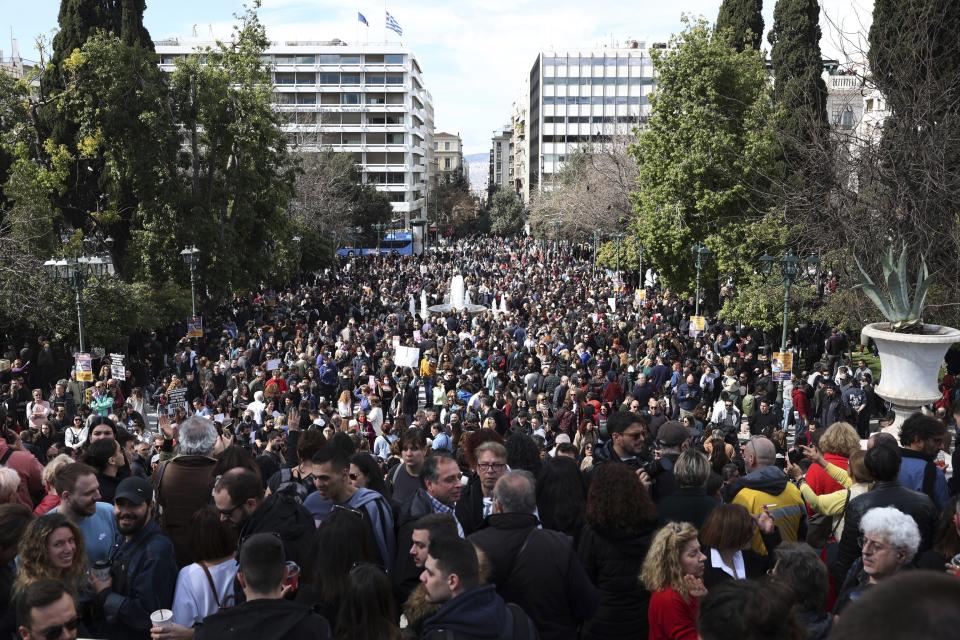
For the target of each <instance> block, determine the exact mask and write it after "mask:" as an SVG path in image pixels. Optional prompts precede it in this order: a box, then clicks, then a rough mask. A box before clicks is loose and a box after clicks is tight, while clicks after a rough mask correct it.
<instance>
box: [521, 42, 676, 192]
mask: <svg viewBox="0 0 960 640" xmlns="http://www.w3.org/2000/svg"><path fill="white" fill-rule="evenodd" d="M655 46H665V45H655ZM655 86H656V80H655V76H654V69H653V60H652V59H651V58H650V52H649V51H648V50H647V48H646V45H645V44H644V43H642V42H637V41H630V42H629V43H628V44H627V46H626V48H604V49H599V50H594V51H589V50H588V51H576V50H571V51H549V52H547V51H544V52H541V53H540V54H538V55H537V59H536V61H535V62H534V63H533V67H532V68H531V70H530V102H529V108H528V110H527V114H526V119H527V135H526V138H527V139H526V144H527V146H528V152H527V171H528V175H529V178H528V180H527V181H526V183H525V185H524V187H523V190H524V192H526V193H530V192H535V191H538V190H539V189H541V188H549V183H550V179H551V176H553V174H555V173H556V172H557V171H559V170H560V168H561V167H562V166H563V163H564V162H565V161H566V159H567V156H568V155H569V154H570V153H571V152H572V151H573V150H574V149H576V148H577V147H578V146H581V145H585V144H589V145H598V144H603V143H604V142H608V141H610V140H611V138H612V137H613V136H615V135H628V134H629V133H630V131H631V129H632V128H633V127H634V126H637V125H638V124H643V123H644V122H645V121H646V119H647V117H649V115H650V94H651V93H652V92H653V90H654V88H655ZM525 200H526V198H525Z"/></svg>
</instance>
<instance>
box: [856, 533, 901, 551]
mask: <svg viewBox="0 0 960 640" xmlns="http://www.w3.org/2000/svg"><path fill="white" fill-rule="evenodd" d="M857 544H858V545H860V548H861V549H867V547H869V548H871V549H873V551H874V552H876V553H880V552H882V551H886V550H887V549H891V548H892V545H889V544H880V543H879V542H877V541H876V540H871V539H870V538H866V537H864V536H860V537H859V538H857Z"/></svg>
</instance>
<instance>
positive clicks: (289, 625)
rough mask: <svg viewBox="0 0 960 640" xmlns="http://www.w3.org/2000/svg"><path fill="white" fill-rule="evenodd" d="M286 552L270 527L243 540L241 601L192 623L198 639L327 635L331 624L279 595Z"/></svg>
mask: <svg viewBox="0 0 960 640" xmlns="http://www.w3.org/2000/svg"><path fill="white" fill-rule="evenodd" d="M286 564H287V560H286V555H285V554H284V551H283V543H282V542H281V541H280V540H278V539H277V537H276V536H274V535H271V534H269V533H257V534H254V535H252V536H250V537H248V538H247V539H245V540H244V542H243V546H242V547H241V549H240V569H239V571H238V572H237V580H238V581H239V582H240V584H241V585H242V586H243V593H244V595H245V596H246V602H243V603H242V604H238V605H237V606H235V607H232V608H230V609H225V610H222V611H219V612H217V613H215V614H213V615H211V616H208V617H207V618H206V619H204V621H203V624H202V625H199V626H197V632H196V636H194V637H195V638H196V639H197V640H204V639H205V638H230V639H231V640H247V639H250V640H281V639H283V640H329V638H330V625H329V623H327V620H326V619H325V618H324V617H323V616H321V615H320V614H318V613H314V612H313V610H311V609H310V608H309V607H307V606H306V605H304V604H301V603H299V602H292V601H289V600H284V599H283V595H284V585H283V581H284V577H285V576H286Z"/></svg>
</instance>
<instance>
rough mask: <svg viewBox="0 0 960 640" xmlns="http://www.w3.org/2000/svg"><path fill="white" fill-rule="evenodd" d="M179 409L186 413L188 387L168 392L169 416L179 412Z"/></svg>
mask: <svg viewBox="0 0 960 640" xmlns="http://www.w3.org/2000/svg"><path fill="white" fill-rule="evenodd" d="M177 409H183V410H184V411H186V409H187V389H186V387H180V388H179V389H170V390H169V391H167V415H170V416H172V415H173V414H175V413H176V412H177Z"/></svg>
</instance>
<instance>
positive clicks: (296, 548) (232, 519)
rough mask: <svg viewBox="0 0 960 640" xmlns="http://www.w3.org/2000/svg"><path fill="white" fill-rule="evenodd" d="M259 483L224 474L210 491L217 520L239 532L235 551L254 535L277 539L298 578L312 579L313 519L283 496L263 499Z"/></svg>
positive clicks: (245, 472)
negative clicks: (217, 515) (295, 567)
mask: <svg viewBox="0 0 960 640" xmlns="http://www.w3.org/2000/svg"><path fill="white" fill-rule="evenodd" d="M263 493H264V490H263V483H262V482H261V481H260V478H258V477H257V474H255V473H254V472H253V471H250V470H249V469H243V468H237V469H231V470H229V471H227V472H226V473H225V474H223V476H222V477H221V478H220V479H219V480H218V481H217V484H216V486H214V488H213V501H214V503H215V505H216V508H217V511H219V512H220V519H221V520H223V521H225V522H226V523H227V524H228V525H229V526H231V527H233V528H234V529H236V530H237V531H238V532H239V536H240V539H239V543H238V545H237V546H238V548H242V547H243V544H244V540H245V539H246V538H249V537H250V536H252V535H254V534H257V533H272V534H276V535H277V536H279V537H280V540H281V541H282V542H283V548H284V550H285V551H286V557H287V560H292V561H294V562H296V563H297V564H298V565H299V566H300V569H301V575H302V576H305V577H308V576H310V575H312V573H313V572H312V565H313V561H312V558H313V557H314V556H315V554H316V542H317V527H316V524H315V523H314V521H313V516H311V515H310V512H309V511H307V510H306V509H305V508H304V506H303V505H302V504H300V503H299V502H298V501H297V499H296V498H294V497H293V496H291V495H290V494H289V493H287V492H280V493H275V494H272V495H270V496H269V497H268V498H266V499H264V497H263Z"/></svg>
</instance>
